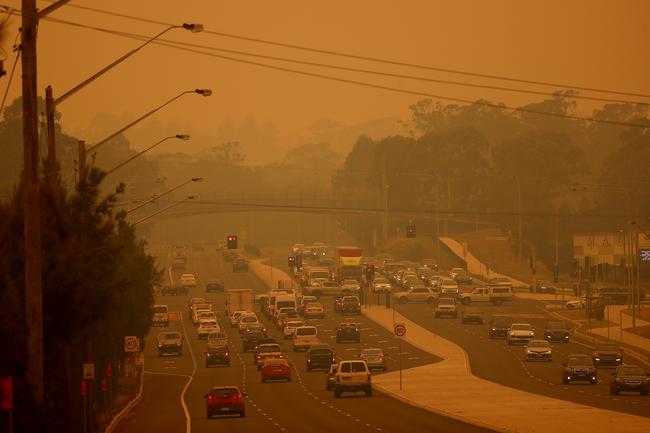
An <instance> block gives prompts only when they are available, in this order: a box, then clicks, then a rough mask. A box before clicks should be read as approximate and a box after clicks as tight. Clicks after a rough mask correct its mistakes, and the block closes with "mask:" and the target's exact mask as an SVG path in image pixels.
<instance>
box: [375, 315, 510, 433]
mask: <svg viewBox="0 0 650 433" xmlns="http://www.w3.org/2000/svg"><path fill="white" fill-rule="evenodd" d="M373 308H374V309H378V308H382V307H379V306H366V307H365V308H364V310H363V312H364V316H366V317H368V318H369V319H370V320H372V321H374V322H375V323H377V324H378V325H379V326H382V327H383V328H385V329H387V330H388V331H391V332H392V331H393V329H392V328H391V327H390V326H386V325H385V324H384V323H382V322H380V321H377V320H374V319H373V318H372V317H371V316H369V315H368V314H366V312H365V310H368V309H373ZM397 317H401V318H402V319H400V321H402V320H408V319H406V318H405V317H404V316H402V315H401V314H399V313H397ZM429 332H430V331H429ZM431 334H433V335H434V336H435V337H437V336H436V335H435V334H434V333H433V332H431ZM396 338H398V337H396ZM402 338H404V339H405V340H406V341H407V342H408V343H409V344H410V345H412V346H413V347H416V348H418V349H420V350H422V351H423V352H426V353H431V354H433V355H435V356H437V357H439V358H441V359H442V361H439V362H440V363H442V362H445V361H448V360H449V358H448V357H446V356H444V355H441V354H438V353H435V352H432V351H431V347H427V346H425V345H423V344H420V343H419V342H418V341H417V340H414V339H413V338H411V337H409V334H408V332H407V334H406V336H404V337H402ZM458 349H459V350H460V351H461V353H462V354H463V358H464V361H465V371H466V373H467V374H468V375H473V373H472V367H471V363H470V360H469V355H468V354H467V352H466V351H465V349H463V348H462V347H460V346H458ZM415 368H420V367H415ZM415 368H410V369H407V370H414V369H415ZM386 374H391V373H384V374H383V375H386ZM373 387H374V388H375V389H377V390H378V391H380V392H382V393H384V394H387V395H389V396H391V397H393V398H395V399H397V400H399V401H401V402H403V403H406V404H409V405H411V406H415V407H419V408H421V409H424V410H428V411H430V412H433V413H436V414H438V415H441V416H444V417H447V418H451V419H455V420H457V421H461V422H464V423H470V424H473V425H475V426H477V427H482V428H487V429H490V430H494V431H498V432H502V433H516V430H512V429H506V428H503V427H501V426H496V425H492V424H489V423H486V422H483V421H481V420H477V419H474V418H470V417H467V416H461V415H458V414H456V413H453V412H449V411H446V410H443V409H440V408H437V407H435V406H431V405H428V404H424V403H420V402H418V401H415V400H413V399H410V398H408V397H405V396H403V395H401V394H399V393H396V392H394V391H391V390H390V389H389V388H387V387H385V386H382V385H380V384H377V383H375V384H373Z"/></svg>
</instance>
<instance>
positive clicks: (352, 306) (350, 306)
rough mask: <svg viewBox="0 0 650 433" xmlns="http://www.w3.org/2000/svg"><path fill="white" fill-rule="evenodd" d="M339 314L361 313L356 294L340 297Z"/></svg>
mask: <svg viewBox="0 0 650 433" xmlns="http://www.w3.org/2000/svg"><path fill="white" fill-rule="evenodd" d="M339 312H340V313H341V315H345V314H361V302H360V301H359V297H357V296H344V297H343V298H341V309H340V311H339Z"/></svg>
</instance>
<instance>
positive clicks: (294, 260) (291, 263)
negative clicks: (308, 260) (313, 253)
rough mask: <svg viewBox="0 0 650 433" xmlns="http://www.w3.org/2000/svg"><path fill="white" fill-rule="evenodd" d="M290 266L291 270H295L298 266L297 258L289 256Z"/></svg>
mask: <svg viewBox="0 0 650 433" xmlns="http://www.w3.org/2000/svg"><path fill="white" fill-rule="evenodd" d="M288 266H289V268H294V267H295V266H296V257H295V256H289V260H288Z"/></svg>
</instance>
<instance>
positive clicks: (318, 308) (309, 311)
mask: <svg viewBox="0 0 650 433" xmlns="http://www.w3.org/2000/svg"><path fill="white" fill-rule="evenodd" d="M303 316H305V318H306V319H313V318H320V319H324V318H325V307H323V304H321V303H319V302H310V303H309V304H307V305H306V306H305V312H304V313H303Z"/></svg>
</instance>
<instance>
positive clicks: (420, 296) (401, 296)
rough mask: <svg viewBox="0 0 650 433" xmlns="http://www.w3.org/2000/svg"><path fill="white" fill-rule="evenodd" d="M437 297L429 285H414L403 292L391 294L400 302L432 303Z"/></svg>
mask: <svg viewBox="0 0 650 433" xmlns="http://www.w3.org/2000/svg"><path fill="white" fill-rule="evenodd" d="M437 297H438V294H437V293H436V292H434V291H433V290H431V289H430V288H429V287H416V288H413V289H409V290H405V291H403V292H397V293H395V294H394V295H393V298H394V299H395V300H396V301H398V302H399V303H400V304H405V303H407V302H426V303H429V304H433V303H434V302H435V300H436V298H437Z"/></svg>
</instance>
